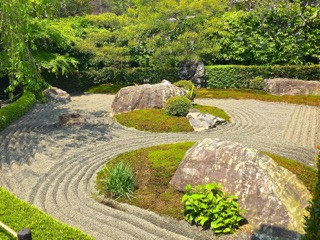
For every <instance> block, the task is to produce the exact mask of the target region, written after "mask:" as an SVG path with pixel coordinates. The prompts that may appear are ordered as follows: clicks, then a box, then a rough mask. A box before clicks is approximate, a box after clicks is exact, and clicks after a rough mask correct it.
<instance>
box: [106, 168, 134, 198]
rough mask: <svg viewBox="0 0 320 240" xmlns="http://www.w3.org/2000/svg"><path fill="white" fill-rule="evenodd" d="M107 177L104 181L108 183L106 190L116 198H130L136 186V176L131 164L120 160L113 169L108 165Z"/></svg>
mask: <svg viewBox="0 0 320 240" xmlns="http://www.w3.org/2000/svg"><path fill="white" fill-rule="evenodd" d="M103 171H106V178H105V179H102V181H103V182H104V183H105V184H106V191H107V192H108V193H109V194H110V195H111V197H115V198H122V197H126V198H130V197H132V195H133V192H134V190H135V187H136V178H135V176H134V174H133V172H132V169H131V167H130V166H129V165H127V164H124V163H123V162H119V163H117V164H116V165H114V166H113V167H112V168H111V169H108V168H107V167H106V168H105V169H104V170H103Z"/></svg>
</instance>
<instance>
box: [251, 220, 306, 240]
mask: <svg viewBox="0 0 320 240" xmlns="http://www.w3.org/2000/svg"><path fill="white" fill-rule="evenodd" d="M300 238H301V234H299V233H298V232H295V231H291V230H288V229H285V228H282V227H275V226H271V225H265V224H263V225H261V226H260V229H258V230H256V231H254V233H253V236H252V238H251V240H260V239H278V240H288V239H290V240H296V239H297V240H298V239H300Z"/></svg>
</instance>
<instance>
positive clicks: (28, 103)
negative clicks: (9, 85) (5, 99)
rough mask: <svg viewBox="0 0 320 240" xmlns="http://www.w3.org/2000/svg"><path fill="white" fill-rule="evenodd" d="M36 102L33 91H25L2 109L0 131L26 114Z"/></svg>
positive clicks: (0, 112)
mask: <svg viewBox="0 0 320 240" xmlns="http://www.w3.org/2000/svg"><path fill="white" fill-rule="evenodd" d="M35 103H36V97H35V95H34V94H33V93H29V92H27V93H24V94H23V95H22V96H21V97H20V98H19V99H18V100H17V101H15V102H14V103H12V104H10V105H8V106H6V107H4V108H1V109H0V131H2V130H3V129H5V128H6V127H7V126H9V125H10V124H11V123H12V122H14V121H15V120H17V119H18V118H20V117H21V116H23V115H24V114H26V113H27V112H28V111H29V110H30V109H31V108H32V107H33V105H34V104H35Z"/></svg>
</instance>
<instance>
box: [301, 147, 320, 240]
mask: <svg viewBox="0 0 320 240" xmlns="http://www.w3.org/2000/svg"><path fill="white" fill-rule="evenodd" d="M317 167H318V182H317V185H316V189H315V192H314V195H313V198H312V201H310V203H309V206H308V207H307V210H308V212H309V216H307V217H305V231H306V234H305V235H304V236H303V237H302V239H303V240H317V239H320V150H319V153H318V160H317Z"/></svg>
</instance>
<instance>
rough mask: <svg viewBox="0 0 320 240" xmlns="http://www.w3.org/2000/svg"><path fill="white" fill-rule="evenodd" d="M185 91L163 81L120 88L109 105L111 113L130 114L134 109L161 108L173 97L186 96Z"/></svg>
mask: <svg viewBox="0 0 320 240" xmlns="http://www.w3.org/2000/svg"><path fill="white" fill-rule="evenodd" d="M186 95H187V92H186V90H185V89H183V88H180V87H176V86H174V85H173V84H171V83H170V82H169V81H166V80H163V81H162V82H161V83H158V84H153V85H151V84H143V85H140V86H129V87H125V88H121V89H120V91H119V92H118V93H117V94H116V96H115V99H114V100H113V103H112V105H111V108H112V113H113V114H118V113H124V112H130V111H133V110H135V109H144V108H163V107H164V105H165V103H166V101H167V99H168V98H170V97H173V96H186Z"/></svg>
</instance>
